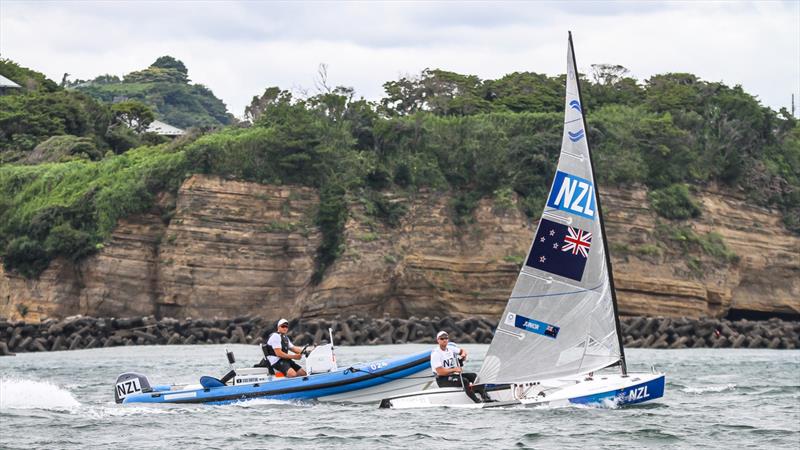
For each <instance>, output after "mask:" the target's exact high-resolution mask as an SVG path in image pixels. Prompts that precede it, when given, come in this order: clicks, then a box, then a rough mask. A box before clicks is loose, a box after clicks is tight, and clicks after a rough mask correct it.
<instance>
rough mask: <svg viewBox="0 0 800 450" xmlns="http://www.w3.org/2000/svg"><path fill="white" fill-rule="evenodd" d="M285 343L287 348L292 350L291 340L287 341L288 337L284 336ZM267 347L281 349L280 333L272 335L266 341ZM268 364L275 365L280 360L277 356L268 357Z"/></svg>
mask: <svg viewBox="0 0 800 450" xmlns="http://www.w3.org/2000/svg"><path fill="white" fill-rule="evenodd" d="M286 341H287V342H288V343H289V348H292V347H293V346H294V345H293V344H292V340H291V339H289V336H286ZM267 345H269V346H270V347H272V349H273V350H274V349H280V348H281V334H280V333H272V335H271V336H270V337H269V339H268V340H267ZM268 358H269V363H270V364H275V363H277V362H278V361H280V358H279V357H277V356H271V355H270V356H268Z"/></svg>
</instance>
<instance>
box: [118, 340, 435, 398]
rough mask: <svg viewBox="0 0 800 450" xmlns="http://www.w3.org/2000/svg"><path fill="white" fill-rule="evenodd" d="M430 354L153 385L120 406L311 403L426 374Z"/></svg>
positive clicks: (428, 369)
mask: <svg viewBox="0 0 800 450" xmlns="http://www.w3.org/2000/svg"><path fill="white" fill-rule="evenodd" d="M430 356H431V355H430V351H425V352H421V353H416V354H413V355H407V356H403V357H398V358H393V359H385V360H380V361H375V362H372V363H364V364H356V365H354V366H351V367H348V368H346V369H340V370H338V371H335V372H330V373H322V374H315V375H310V376H306V377H296V378H279V379H276V380H272V381H268V382H264V383H256V384H245V385H239V386H219V387H207V388H199V389H185V390H170V388H169V387H168V386H154V387H153V390H152V391H150V392H143V393H139V394H133V395H129V396H128V397H126V398H125V399H124V401H123V403H208V404H225V403H233V402H238V401H244V400H252V399H257V398H265V399H276V400H315V399H317V398H320V397H326V396H330V395H337V394H343V393H347V392H351V391H356V390H359V389H366V388H371V387H375V386H378V385H381V384H385V383H389V382H392V381H396V380H400V379H402V378H405V377H408V376H411V375H418V374H419V373H420V372H422V371H425V370H427V371H430Z"/></svg>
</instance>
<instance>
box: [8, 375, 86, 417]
mask: <svg viewBox="0 0 800 450" xmlns="http://www.w3.org/2000/svg"><path fill="white" fill-rule="evenodd" d="M80 405H81V404H80V402H78V401H77V400H75V397H73V396H72V394H71V393H70V392H69V391H68V390H66V389H64V388H62V387H59V386H57V385H55V384H53V383H49V382H47V381H33V380H26V379H20V378H0V409H51V410H59V411H65V410H72V409H74V408H77V407H79V406H80Z"/></svg>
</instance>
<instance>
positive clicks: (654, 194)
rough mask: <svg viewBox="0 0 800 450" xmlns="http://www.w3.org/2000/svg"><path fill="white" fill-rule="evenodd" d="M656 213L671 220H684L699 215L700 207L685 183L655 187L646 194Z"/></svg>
mask: <svg viewBox="0 0 800 450" xmlns="http://www.w3.org/2000/svg"><path fill="white" fill-rule="evenodd" d="M647 197H648V199H649V200H650V204H651V205H652V206H653V209H654V210H655V212H656V214H658V215H659V216H661V217H666V218H667V219H673V220H685V219H690V218H694V217H700V213H701V211H700V207H699V206H698V205H697V202H695V200H694V199H693V198H692V194H691V193H690V192H689V187H688V186H687V185H685V184H673V185H672V186H669V187H666V188H663V189H656V190H654V191H650V192H649V193H648V194H647Z"/></svg>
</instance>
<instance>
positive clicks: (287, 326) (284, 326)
mask: <svg viewBox="0 0 800 450" xmlns="http://www.w3.org/2000/svg"><path fill="white" fill-rule="evenodd" d="M278 328H289V325H287V324H283V325H280V326H279V327H278Z"/></svg>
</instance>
